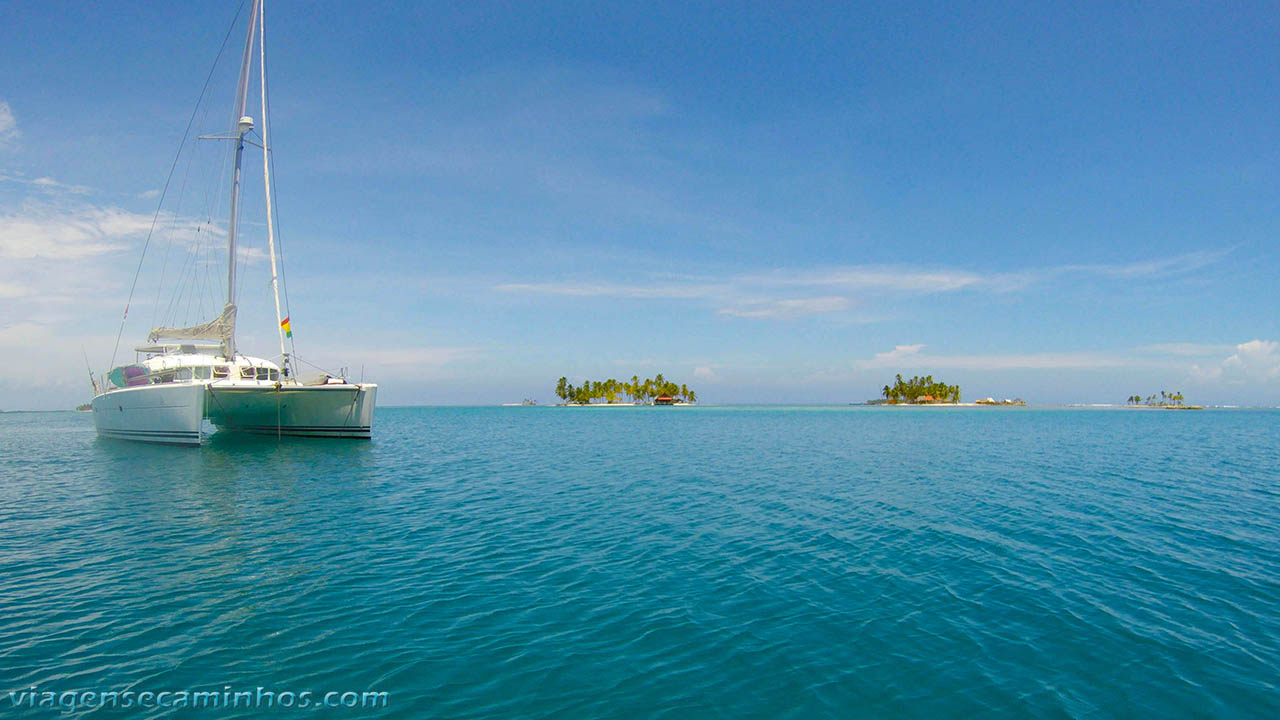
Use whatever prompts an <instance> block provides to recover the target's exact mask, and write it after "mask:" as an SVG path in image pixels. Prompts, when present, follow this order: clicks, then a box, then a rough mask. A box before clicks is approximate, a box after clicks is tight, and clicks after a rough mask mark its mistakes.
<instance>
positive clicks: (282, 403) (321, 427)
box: [205, 383, 378, 440]
mask: <svg viewBox="0 0 1280 720" xmlns="http://www.w3.org/2000/svg"><path fill="white" fill-rule="evenodd" d="M207 387H208V398H207V400H206V403H205V409H206V416H207V417H208V418H209V420H210V421H212V422H213V424H214V425H217V426H218V429H219V430H220V431H221V430H231V431H235V432H246V433H254V434H258V435H290V436H295V437H296V436H301V437H332V438H358V439H366V440H367V439H369V438H370V437H371V436H372V435H371V433H372V429H373V407H374V404H375V402H376V401H377V395H378V386H377V385H374V384H372V383H364V384H356V383H344V384H340V385H339V384H334V385H284V386H281V387H279V388H276V387H272V386H265V387H236V386H230V387H225V386H219V385H217V384H216V383H215V384H212V385H208V386H207Z"/></svg>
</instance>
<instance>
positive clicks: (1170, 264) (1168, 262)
mask: <svg viewBox="0 0 1280 720" xmlns="http://www.w3.org/2000/svg"><path fill="white" fill-rule="evenodd" d="M1230 253H1231V249H1230V248H1227V249H1222V250H1198V251H1195V252H1189V253H1183V254H1181V255H1173V256H1171V257H1167V258H1158V259H1155V260H1144V261H1140V262H1133V263H1125V264H1119V265H1067V266H1065V267H1063V268H1061V269H1062V270H1063V271H1065V272H1083V273H1091V274H1097V275H1105V276H1108V277H1114V278H1143V277H1165V276H1169V275H1182V274H1186V273H1190V272H1195V271H1196V270H1200V269H1201V268H1205V267H1208V266H1209V265H1212V264H1214V263H1216V262H1218V261H1219V260H1222V259H1223V258H1224V257H1226V256H1227V255H1228V254H1230Z"/></svg>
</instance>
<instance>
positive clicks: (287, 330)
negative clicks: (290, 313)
mask: <svg viewBox="0 0 1280 720" xmlns="http://www.w3.org/2000/svg"><path fill="white" fill-rule="evenodd" d="M280 327H281V328H283V329H284V336H285V337H290V338H291V337H293V329H292V328H290V327H289V318H285V319H284V320H282V321H280Z"/></svg>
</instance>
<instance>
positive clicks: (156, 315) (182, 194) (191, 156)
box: [151, 103, 211, 327]
mask: <svg viewBox="0 0 1280 720" xmlns="http://www.w3.org/2000/svg"><path fill="white" fill-rule="evenodd" d="M209 105H211V103H205V104H204V107H205V111H204V117H203V118H202V119H201V122H202V123H203V122H205V121H207V120H208V117H209ZM196 154H197V153H196V152H195V151H194V150H193V151H192V152H189V153H187V166H186V168H185V169H184V170H183V171H182V184H181V185H180V186H178V201H177V203H175V205H176V206H177V207H178V208H179V209H178V211H176V212H175V213H174V215H173V217H171V218H170V232H172V233H173V234H174V235H176V234H177V227H178V217H179V214H180V213H181V208H182V207H183V202H184V198H186V196H187V185H188V183H190V181H191V168H192V167H193V166H194V164H195V158H196ZM199 227H200V226H199V224H198V222H197V224H196V232H197V233H199V231H200V230H199ZM198 242H199V237H198V236H197V243H198ZM172 245H173V243H172V242H169V243H166V244H165V247H164V262H163V263H162V264H161V267H160V282H159V283H158V284H157V285H156V298H155V304H154V305H153V308H154V310H153V312H152V314H151V326H152V327H156V326H157V325H159V324H160V293H161V292H162V291H163V290H164V279H165V273H166V271H167V270H168V268H169V252H170V249H171V246H172ZM198 247H199V246H198V245H197V252H198ZM188 252H190V249H188ZM170 304H172V303H170Z"/></svg>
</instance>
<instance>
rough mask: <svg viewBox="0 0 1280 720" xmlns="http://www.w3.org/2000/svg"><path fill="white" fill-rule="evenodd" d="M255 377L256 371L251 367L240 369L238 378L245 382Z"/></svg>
mask: <svg viewBox="0 0 1280 720" xmlns="http://www.w3.org/2000/svg"><path fill="white" fill-rule="evenodd" d="M256 376H257V373H256V371H255V370H254V369H253V368H251V367H244V368H240V377H241V378H243V379H245V380H252V379H253V378H254V377H256Z"/></svg>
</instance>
